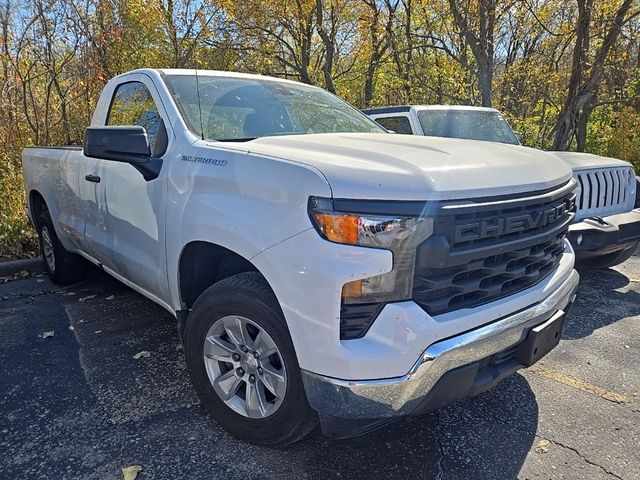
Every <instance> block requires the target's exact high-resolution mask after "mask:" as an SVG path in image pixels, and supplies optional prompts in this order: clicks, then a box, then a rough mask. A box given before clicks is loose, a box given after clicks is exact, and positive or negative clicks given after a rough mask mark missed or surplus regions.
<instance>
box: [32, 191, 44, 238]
mask: <svg viewBox="0 0 640 480" xmlns="http://www.w3.org/2000/svg"><path fill="white" fill-rule="evenodd" d="M28 200H29V216H30V217H31V223H32V224H33V226H34V227H35V228H36V229H37V228H38V218H40V214H41V213H42V212H43V211H44V210H48V207H47V202H46V200H45V199H44V196H43V195H42V194H41V193H40V192H39V191H38V190H36V189H33V190H31V191H30V192H29V199H28Z"/></svg>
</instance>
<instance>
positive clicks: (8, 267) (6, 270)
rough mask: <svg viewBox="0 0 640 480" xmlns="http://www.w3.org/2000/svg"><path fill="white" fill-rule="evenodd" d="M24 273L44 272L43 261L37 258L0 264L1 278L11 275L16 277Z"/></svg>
mask: <svg viewBox="0 0 640 480" xmlns="http://www.w3.org/2000/svg"><path fill="white" fill-rule="evenodd" d="M22 271H26V272H29V273H42V272H44V266H43V265H42V259H41V258H40V257H37V258H25V259H24V260H12V261H10V262H0V277H10V276H11V275H15V274H16V273H20V272H22Z"/></svg>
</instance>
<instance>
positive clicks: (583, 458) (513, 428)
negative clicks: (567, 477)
mask: <svg viewBox="0 0 640 480" xmlns="http://www.w3.org/2000/svg"><path fill="white" fill-rule="evenodd" d="M491 416H492V417H493V418H494V420H496V421H497V422H499V423H502V424H503V425H505V426H506V427H508V428H511V429H512V430H516V431H519V432H521V433H524V434H526V435H532V436H534V437H536V438H540V439H543V440H547V441H549V442H551V443H553V444H554V445H558V446H559V447H562V448H566V449H567V450H571V451H572V452H573V453H575V454H576V455H578V456H579V457H580V458H581V459H582V460H584V461H585V462H586V463H588V464H589V465H593V466H594V467H598V468H599V469H600V470H602V471H603V472H605V473H606V474H607V475H610V476H612V477H613V478H617V479H619V480H624V479H623V478H622V477H621V476H620V475H617V474H615V473H613V472H612V471H610V470H608V469H607V468H606V467H603V466H602V465H600V464H598V463H596V462H594V461H593V460H590V459H588V458H587V457H585V456H584V455H583V454H582V453H580V451H578V449H576V448H574V447H570V446H569V445H565V444H564V443H562V442H559V441H557V440H553V439H551V438H547V437H545V436H543V435H538V434H537V433H535V432H530V431H528V430H526V429H523V428H521V427H519V426H517V425H513V424H511V423H510V422H507V421H505V420H503V419H502V418H500V417H498V416H496V415H495V414H492V415H491Z"/></svg>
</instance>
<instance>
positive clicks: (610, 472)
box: [536, 435, 624, 480]
mask: <svg viewBox="0 0 640 480" xmlns="http://www.w3.org/2000/svg"><path fill="white" fill-rule="evenodd" d="M536 436H537V437H540V438H544V439H545V440H548V441H550V442H551V443H553V444H554V445H558V446H560V447H562V448H566V449H567V450H571V451H572V452H574V453H575V454H576V455H578V456H579V457H580V458H581V459H582V460H584V461H585V462H587V463H588V464H589V465H593V466H594V467H598V468H599V469H600V470H602V471H603V472H604V473H606V474H607V475H610V476H612V477H613V478H617V479H619V480H624V479H623V478H622V477H621V476H620V475H617V474H615V473H613V472H612V471H610V470H609V469H607V468H606V467H603V466H602V465H600V464H599V463H596V462H594V461H592V460H589V459H588V458H587V457H585V456H584V455H583V454H582V453H580V451H578V449H576V448H574V447H570V446H569V445H565V444H564V443H561V442H558V441H557V440H552V439H550V438H545V437H543V436H542V435H536Z"/></svg>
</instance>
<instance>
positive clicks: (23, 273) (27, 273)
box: [20, 270, 29, 278]
mask: <svg viewBox="0 0 640 480" xmlns="http://www.w3.org/2000/svg"><path fill="white" fill-rule="evenodd" d="M20 276H21V277H22V278H27V277H28V276H29V272H27V271H26V270H21V271H20Z"/></svg>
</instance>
